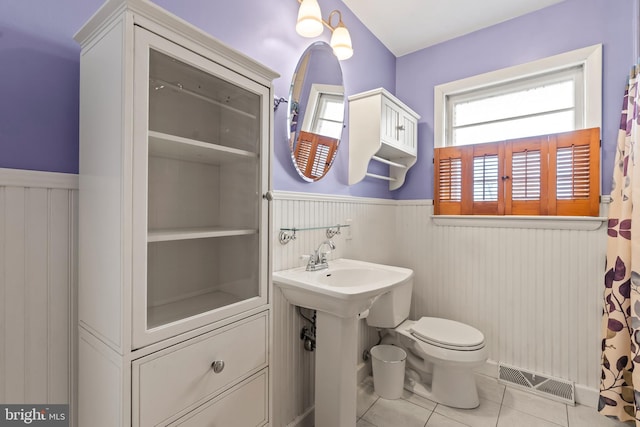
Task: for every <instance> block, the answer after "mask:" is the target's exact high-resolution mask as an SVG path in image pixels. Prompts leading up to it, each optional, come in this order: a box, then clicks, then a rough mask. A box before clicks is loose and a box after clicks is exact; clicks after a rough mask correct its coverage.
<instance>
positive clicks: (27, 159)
mask: <svg viewBox="0 0 640 427" xmlns="http://www.w3.org/2000/svg"><path fill="white" fill-rule="evenodd" d="M156 3H158V4H159V5H160V6H162V7H165V8H167V9H169V10H170V11H171V12H173V13H175V14H176V15H178V16H180V17H182V18H184V19H185V20H187V21H189V22H191V23H192V24H194V25H195V26H197V27H200V28H202V29H203V30H204V31H206V32H208V33H210V34H211V35H213V36H214V37H217V38H219V39H220V40H221V41H223V42H225V43H227V44H228V45H230V46H231V47H233V48H235V49H237V50H239V51H241V52H243V53H245V54H247V55H249V56H251V57H253V58H255V59H257V60H258V61H260V62H262V63H264V64H265V65H267V66H269V67H271V68H272V69H274V70H276V71H278V72H279V73H280V74H281V77H280V78H279V79H277V80H276V81H275V83H274V87H275V94H276V95H277V96H278V97H280V96H283V97H287V96H288V91H289V85H290V81H291V76H292V73H293V71H294V69H295V67H296V64H297V62H298V58H299V56H300V55H301V54H302V52H304V50H305V49H306V48H307V46H308V45H309V44H311V43H312V42H313V41H315V40H325V41H327V42H328V41H329V32H328V31H325V32H324V33H323V34H322V36H320V37H319V38H317V39H304V38H302V37H299V36H298V35H297V34H296V33H295V30H294V22H295V19H296V13H297V8H298V6H297V1H296V0H282V1H277V2H275V1H264V0H236V1H228V2H212V1H210V0H181V1H176V0H156ZM320 3H321V6H322V10H323V13H324V16H325V17H326V16H328V14H329V11H331V10H332V9H335V8H339V9H340V10H341V11H342V12H343V15H344V16H343V18H344V22H345V23H346V25H347V26H348V27H349V30H350V31H351V35H352V38H353V45H354V48H355V55H354V56H353V57H352V58H351V59H349V60H346V61H343V62H342V67H343V75H344V81H345V89H346V92H347V95H350V94H353V93H358V92H361V91H364V90H368V89H372V88H376V87H380V86H383V87H385V88H386V89H388V90H389V91H391V92H394V93H396V94H397V95H398V97H399V98H400V99H402V100H403V101H404V102H406V103H407V104H408V105H409V106H411V108H413V109H415V110H416V111H417V112H418V113H419V114H420V115H421V116H422V119H421V121H420V124H419V128H418V129H419V139H420V141H419V144H420V149H419V159H418V163H417V164H416V165H415V166H414V167H413V168H412V169H411V170H410V171H409V173H408V177H407V181H406V183H405V185H404V186H403V187H402V188H401V189H400V190H398V191H395V192H389V191H388V187H387V184H386V183H385V182H383V181H376V180H372V179H365V180H364V181H362V182H360V183H358V184H356V185H353V186H348V185H347V175H348V174H347V169H348V142H349V141H348V129H345V132H344V134H343V141H342V143H341V148H340V152H339V154H338V156H337V158H336V161H335V163H334V166H333V168H332V170H331V171H330V172H329V173H328V174H327V175H326V177H325V178H323V179H322V180H320V181H318V182H315V183H307V182H304V181H302V180H301V179H300V178H299V177H298V174H297V173H296V171H295V169H294V167H293V165H292V164H291V160H290V155H289V151H288V146H287V143H286V115H287V108H283V106H282V105H281V108H279V109H278V111H277V112H276V113H275V143H274V164H273V188H274V189H276V190H285V191H304V192H315V193H328V194H344V195H356V196H366V197H381V198H398V199H421V198H431V197H432V196H433V189H432V187H433V168H432V157H433V149H432V147H433V87H434V86H435V85H438V84H441V83H446V82H449V81H452V80H457V79H461V78H464V77H468V76H472V75H475V74H479V73H484V72H487V71H492V70H496V69H500V68H503V67H508V66H511V65H515V64H520V63H524V62H528V61H532V60H536V59H539V58H543V57H546V56H550V55H554V54H557V53H562V52H566V51H569V50H573V49H577V48H581V47H585V46H589V45H593V44H597V43H602V44H603V45H604V66H603V68H604V70H603V71H604V73H603V75H604V81H603V96H604V99H603V130H602V135H603V187H602V188H603V190H602V192H603V193H604V194H607V193H608V192H609V188H610V186H611V171H612V167H613V164H612V163H613V160H614V159H613V157H614V150H615V142H616V141H615V140H616V134H617V130H616V127H617V123H618V121H619V114H620V106H621V103H622V94H623V90H624V85H625V80H626V75H627V73H628V70H629V67H630V66H631V64H632V63H633V61H634V60H635V58H634V56H635V54H634V52H633V40H632V38H633V34H634V29H635V28H634V23H633V19H634V16H635V12H636V11H635V10H634V7H633V6H634V0H617V1H616V2H615V3H616V4H615V7H612V6H611V2H610V0H566V1H564V2H562V3H560V4H558V5H555V6H552V7H550V8H546V9H543V10H540V11H538V12H535V13H533V14H530V15H526V16H524V17H520V18H517V19H514V20H511V21H507V22H505V23H502V24H499V25H496V26H494V27H491V28H488V29H484V30H481V31H477V32H475V33H472V34H469V35H467V36H463V37H460V38H457V39H455V40H451V41H448V42H445V43H442V44H439V45H436V46H433V47H430V48H427V49H424V50H422V51H419V52H416V53H413V54H409V55H406V56H403V57H401V58H398V59H397V61H396V59H395V58H394V57H393V55H392V54H391V53H390V52H389V51H388V50H387V49H386V48H385V47H384V46H383V45H382V44H381V43H380V42H379V41H378V40H377V39H376V38H375V37H373V35H372V34H371V33H370V32H369V31H368V30H366V29H365V28H364V26H363V25H362V24H361V23H360V22H359V21H358V20H357V19H356V17H355V16H354V15H353V14H352V13H351V12H350V11H349V9H348V8H347V7H346V6H345V5H344V4H343V3H342V2H341V1H340V0H321V1H320ZM101 4H102V0H56V1H51V0H29V1H24V0H2V1H0V167H7V168H20V169H36V170H46V171H57V172H69V173H76V172H77V171H78V95H79V94H78V75H79V70H78V63H79V60H78V55H79V48H78V46H77V45H76V43H75V42H74V41H73V39H72V36H73V34H74V33H75V32H76V31H77V30H78V29H79V28H80V27H81V26H82V24H83V23H84V22H85V21H86V20H87V19H88V18H89V17H90V16H91V14H92V13H93V12H94V11H95V10H97V9H98V8H99V7H100V5H101ZM346 119H347V120H348V115H347V117H346Z"/></svg>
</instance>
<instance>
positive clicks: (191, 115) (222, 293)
mask: <svg viewBox="0 0 640 427" xmlns="http://www.w3.org/2000/svg"><path fill="white" fill-rule="evenodd" d="M135 31H136V33H135V40H136V42H135V48H136V55H135V57H136V59H135V63H134V68H135V72H134V73H135V77H134V94H135V96H134V105H133V108H134V141H133V147H134V150H133V175H134V176H133V182H134V193H133V194H134V200H133V211H134V215H133V218H134V224H133V232H134V233H133V235H134V244H133V248H134V254H133V260H134V264H133V266H132V268H133V273H134V274H133V280H134V283H133V290H134V291H133V307H132V309H133V319H134V325H133V341H134V347H140V346H144V345H146V344H150V343H152V342H156V341H158V340H161V339H165V338H167V337H169V336H173V335H177V334H179V333H182V332H185V331H187V330H191V329H194V328H197V327H200V326H204V325H206V324H208V323H211V322H213V321H216V320H220V319H223V318H225V317H228V316H231V315H234V314H237V313H240V312H242V311H245V310H248V309H251V308H254V307H258V306H260V305H262V304H265V303H266V276H267V269H266V261H265V260H266V249H267V246H266V245H267V244H268V242H267V238H266V234H267V230H268V227H267V222H266V221H267V218H266V217H267V215H266V213H267V212H266V202H265V201H264V200H263V199H262V194H263V193H265V192H266V185H267V176H268V175H267V173H268V170H267V164H266V163H264V162H265V161H266V160H267V159H268V155H267V154H266V153H268V149H267V148H266V147H268V145H267V144H268V135H269V134H268V132H269V127H268V126H269V124H268V119H269V110H268V108H269V105H270V103H269V93H270V92H269V89H268V88H267V87H264V86H262V85H260V84H258V83H256V82H254V81H252V80H250V79H248V78H246V77H244V76H242V75H240V74H237V73H235V72H233V71H230V70H229V69H227V68H225V67H223V66H221V65H219V64H217V63H215V62H212V61H210V60H208V59H206V58H204V57H202V56H200V55H198V54H196V53H194V52H191V51H189V50H186V49H184V48H182V47H180V46H178V45H176V44H174V43H172V42H169V41H167V40H165V39H163V38H160V37H158V36H156V35H154V34H152V33H150V32H148V31H146V30H144V29H141V28H136V30H135ZM263 153H265V154H264V155H263Z"/></svg>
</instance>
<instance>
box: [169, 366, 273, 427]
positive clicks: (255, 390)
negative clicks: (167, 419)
mask: <svg viewBox="0 0 640 427" xmlns="http://www.w3.org/2000/svg"><path fill="white" fill-rule="evenodd" d="M267 387H268V382H267V370H266V369H265V370H264V371H262V372H260V373H259V374H257V375H255V376H254V377H251V378H249V379H247V380H245V381H243V382H242V383H240V384H238V385H237V386H235V387H234V388H232V389H231V390H229V391H228V392H225V393H223V394H222V395H220V396H218V397H216V398H215V399H212V400H211V401H209V402H207V403H205V404H204V405H202V406H200V407H199V408H197V409H195V410H193V411H192V412H190V413H188V414H187V415H185V416H184V417H183V418H180V419H179V420H178V421H176V422H175V423H173V424H170V425H171V426H178V425H179V426H182V427H258V426H262V425H265V424H266V423H267V422H268V416H269V411H268V409H267V408H268V400H267V390H268V389H267Z"/></svg>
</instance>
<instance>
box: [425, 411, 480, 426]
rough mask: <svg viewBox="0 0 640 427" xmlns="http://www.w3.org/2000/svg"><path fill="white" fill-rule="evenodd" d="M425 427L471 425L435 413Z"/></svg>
mask: <svg viewBox="0 0 640 427" xmlns="http://www.w3.org/2000/svg"><path fill="white" fill-rule="evenodd" d="M425 427H469V426H467V424H462V423H461V422H458V421H456V420H452V419H451V418H447V417H445V416H444V415H440V414H437V413H435V412H434V413H433V415H431V417H430V418H429V421H428V422H427V425H426V426H425Z"/></svg>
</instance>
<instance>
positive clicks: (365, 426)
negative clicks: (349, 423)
mask: <svg viewBox="0 0 640 427" xmlns="http://www.w3.org/2000/svg"><path fill="white" fill-rule="evenodd" d="M356 427H376V426H374V425H373V424H371V423H369V422H367V421H365V420H363V419H359V420H358V422H357V423H356Z"/></svg>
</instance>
